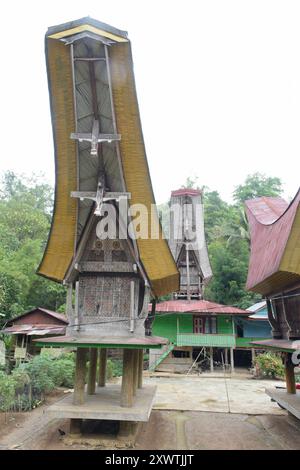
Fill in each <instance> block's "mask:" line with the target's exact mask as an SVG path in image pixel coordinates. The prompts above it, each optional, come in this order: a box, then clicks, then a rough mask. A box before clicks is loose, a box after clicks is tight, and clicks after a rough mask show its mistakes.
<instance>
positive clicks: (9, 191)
mask: <svg viewBox="0 0 300 470" xmlns="http://www.w3.org/2000/svg"><path fill="white" fill-rule="evenodd" d="M52 205H53V189H52V187H51V186H50V185H48V184H47V183H46V182H45V181H44V180H43V178H42V177H37V176H33V177H31V178H25V177H23V176H18V175H16V174H15V173H13V172H7V173H5V174H4V176H3V179H2V185H1V188H0V312H1V313H2V314H4V315H5V316H4V318H3V317H1V318H3V319H4V320H7V319H8V318H11V317H12V316H14V315H15V314H17V313H21V312H22V311H24V310H29V309H31V308H33V307H37V306H44V307H46V308H49V309H52V310H55V309H58V308H59V307H60V306H61V305H63V304H64V301H65V289H64V287H63V286H61V285H59V284H56V283H54V282H52V281H48V280H47V279H44V278H41V277H40V276H38V275H37V274H36V270H37V267H38V265H39V263H40V261H41V259H42V256H43V251H44V247H45V244H46V241H47V237H48V233H49V229H50V221H51V211H52Z"/></svg>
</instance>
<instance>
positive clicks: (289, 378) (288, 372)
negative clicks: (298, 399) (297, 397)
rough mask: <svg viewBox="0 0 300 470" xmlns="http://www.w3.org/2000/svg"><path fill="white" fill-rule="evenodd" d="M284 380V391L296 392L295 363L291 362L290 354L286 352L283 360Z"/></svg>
mask: <svg viewBox="0 0 300 470" xmlns="http://www.w3.org/2000/svg"><path fill="white" fill-rule="evenodd" d="M284 367H285V380H286V391H287V393H293V394H295V393H296V383H295V371H294V367H295V365H294V364H293V362H292V354H291V353H286V355H285V361H284Z"/></svg>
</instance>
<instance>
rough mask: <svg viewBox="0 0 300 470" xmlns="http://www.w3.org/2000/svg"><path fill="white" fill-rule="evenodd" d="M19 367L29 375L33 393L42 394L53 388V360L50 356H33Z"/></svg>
mask: <svg viewBox="0 0 300 470" xmlns="http://www.w3.org/2000/svg"><path fill="white" fill-rule="evenodd" d="M19 368H20V369H21V371H25V372H26V373H27V374H28V375H29V377H30V381H31V384H32V390H33V392H34V393H36V394H40V395H44V394H45V393H49V392H51V391H52V390H53V389H54V388H55V379H54V377H55V372H54V361H53V360H52V359H51V357H49V356H46V355H42V356H35V357H34V358H33V359H32V360H31V361H29V362H28V363H26V364H21V365H20V366H19Z"/></svg>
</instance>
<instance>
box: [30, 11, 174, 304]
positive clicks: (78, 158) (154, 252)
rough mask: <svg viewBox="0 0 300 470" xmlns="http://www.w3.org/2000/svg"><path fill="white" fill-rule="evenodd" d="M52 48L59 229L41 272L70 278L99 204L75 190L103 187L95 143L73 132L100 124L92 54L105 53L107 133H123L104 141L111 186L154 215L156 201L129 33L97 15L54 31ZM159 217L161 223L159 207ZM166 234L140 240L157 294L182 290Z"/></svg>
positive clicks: (98, 71) (98, 75)
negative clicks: (93, 155)
mask: <svg viewBox="0 0 300 470" xmlns="http://www.w3.org/2000/svg"><path fill="white" fill-rule="evenodd" d="M45 48H46V60H47V73H48V85H49V95H50V107H51V118H52V127H53V138H54V148H55V176H56V184H55V205H54V214H53V220H52V226H51V231H50V235H49V239H48V243H47V247H46V249H45V253H44V257H43V260H42V262H41V264H40V266H39V269H38V273H39V274H40V275H43V276H46V277H47V278H50V279H53V280H55V281H58V282H62V281H63V280H64V279H65V276H66V273H67V271H68V268H69V266H70V264H71V262H72V260H73V256H74V252H75V250H76V246H78V243H79V241H80V238H81V236H82V233H83V231H84V229H85V227H86V224H87V221H88V219H89V217H90V214H91V210H92V206H93V202H92V201H87V200H84V201H78V200H77V199H74V198H71V197H70V193H71V192H72V191H78V190H80V191H96V188H97V176H98V175H97V168H96V163H95V160H93V159H91V158H90V155H89V147H90V146H89V145H87V142H79V143H76V142H75V140H72V139H70V134H71V133H74V132H82V133H86V132H91V128H92V125H93V118H94V116H93V103H92V95H93V92H92V90H91V80H90V77H89V74H88V71H89V68H88V67H89V62H88V61H86V60H85V58H86V57H87V56H88V57H98V58H99V57H100V58H101V60H98V61H97V62H95V65H94V74H95V84H96V85H95V87H96V96H97V105H98V108H99V116H98V120H99V123H100V127H101V132H103V133H113V132H114V125H115V126H116V129H117V132H118V133H119V134H121V136H122V138H121V141H120V142H119V143H118V144H116V143H113V144H108V143H106V142H104V143H103V144H101V152H102V166H103V171H105V174H106V178H107V183H108V186H109V188H110V191H127V192H130V193H131V199H130V204H136V203H139V204H144V205H145V206H146V207H147V209H148V214H151V205H152V204H155V199H154V194H153V190H152V185H151V179H150V174H149V168H148V164H147V157H146V151H145V146H144V140H143V134H142V127H141V121H140V115H139V108H138V101H137V94H136V88H135V81H134V72H133V61H132V53H131V45H130V41H129V39H128V37H127V33H126V32H124V31H121V30H118V29H116V28H113V27H111V26H109V25H106V24H104V23H101V22H99V21H96V20H93V19H92V18H89V17H88V18H82V19H80V20H76V21H73V22H70V23H66V24H63V25H60V26H55V27H51V28H49V29H48V31H47V34H46V38H45ZM105 59H106V60H105ZM107 63H108V64H109V69H108V65H107ZM109 75H110V76H109ZM117 145H118V146H119V147H118V148H117ZM118 149H119V153H118V151H117V150H118ZM118 155H119V157H118ZM152 213H153V211H152ZM149 217H150V215H149ZM154 217H155V218H156V219H157V221H158V215H157V212H156V211H155V214H154ZM158 224H159V222H158ZM149 227H150V225H149ZM149 230H150V228H149ZM159 232H160V237H159V239H153V238H148V239H138V240H137V250H138V253H139V259H140V262H141V263H142V266H143V268H144V271H145V273H146V276H147V278H148V280H149V283H150V286H151V288H152V292H153V293H154V295H156V296H159V295H163V294H167V293H169V292H172V291H176V290H178V287H179V274H178V271H177V268H176V265H175V262H174V260H173V257H172V254H171V252H170V249H169V247H168V244H167V242H166V240H164V239H163V238H162V230H161V227H160V224H159Z"/></svg>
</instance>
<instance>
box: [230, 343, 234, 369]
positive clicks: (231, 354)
mask: <svg viewBox="0 0 300 470" xmlns="http://www.w3.org/2000/svg"><path fill="white" fill-rule="evenodd" d="M230 365H231V373H232V372H234V354H233V348H230Z"/></svg>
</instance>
